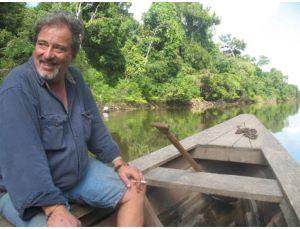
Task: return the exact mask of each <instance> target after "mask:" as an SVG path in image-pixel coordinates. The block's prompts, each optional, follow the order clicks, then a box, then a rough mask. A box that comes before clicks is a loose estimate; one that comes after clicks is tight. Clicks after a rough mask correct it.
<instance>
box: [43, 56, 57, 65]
mask: <svg viewBox="0 0 300 229" xmlns="http://www.w3.org/2000/svg"><path fill="white" fill-rule="evenodd" d="M38 60H39V61H40V62H41V63H44V64H49V65H57V64H58V62H57V60H56V59H55V58H51V59H44V58H43V57H39V58H38Z"/></svg>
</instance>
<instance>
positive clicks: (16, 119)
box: [0, 12, 145, 226]
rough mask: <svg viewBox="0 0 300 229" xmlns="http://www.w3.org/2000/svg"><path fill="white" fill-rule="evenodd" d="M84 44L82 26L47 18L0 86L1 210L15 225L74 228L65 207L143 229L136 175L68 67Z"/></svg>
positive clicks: (62, 16)
mask: <svg viewBox="0 0 300 229" xmlns="http://www.w3.org/2000/svg"><path fill="white" fill-rule="evenodd" d="M82 38H83V24H82V22H81V21H80V20H78V19H77V18H76V17H74V16H72V15H71V14H70V13H66V12H56V13H51V14H49V15H47V16H46V17H44V18H42V19H41V20H40V21H39V22H38V23H37V26H36V34H35V49H34V52H33V55H32V57H31V58H30V59H29V61H28V62H27V63H25V64H23V65H21V66H18V67H16V68H15V69H13V70H12V72H11V73H10V74H9V75H8V76H7V77H6V79H5V81H4V82H3V84H2V86H1V89H0V190H1V194H0V211H1V214H2V215H3V216H4V217H5V218H6V219H7V220H9V221H10V222H11V223H13V224H14V225H16V226H46V225H48V226H80V222H79V221H78V220H77V219H76V217H74V216H73V215H72V214H71V213H70V211H69V209H68V208H69V202H70V201H75V202H79V203H84V204H88V205H92V206H94V207H101V208H106V207H113V208H115V207H118V214H117V225H118V226H142V225H143V220H144V219H143V217H144V216H143V206H144V194H145V187H144V185H143V184H142V183H141V181H142V180H143V177H142V174H141V173H140V172H139V171H138V170H137V169H136V168H134V167H131V166H129V165H127V164H126V163H124V162H123V161H122V159H121V157H120V150H119V148H118V146H117V145H116V143H115V142H114V141H113V139H112V138H111V136H110V134H109V133H108V131H107V129H106V127H105V126H104V124H103V122H102V120H101V117H100V115H99V111H98V108H97V106H96V103H95V101H94V99H93V97H92V94H91V91H90V90H89V88H88V87H87V85H86V84H85V82H84V81H83V78H82V76H81V74H80V72H79V71H78V70H77V69H75V68H74V67H70V64H71V62H72V61H73V60H74V58H75V57H76V54H77V53H78V51H79V48H80V44H81V42H82ZM88 151H90V152H92V153H93V154H95V155H96V157H97V159H98V160H96V159H92V158H89V157H88ZM109 162H112V163H113V165H114V169H113V168H110V167H108V166H106V165H105V164H104V163H109ZM114 170H115V171H114Z"/></svg>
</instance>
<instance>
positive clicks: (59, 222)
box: [43, 205, 81, 227]
mask: <svg viewBox="0 0 300 229" xmlns="http://www.w3.org/2000/svg"><path fill="white" fill-rule="evenodd" d="M43 210H44V212H45V214H46V217H47V225H48V227H80V226H81V223H80V221H79V220H78V219H77V218H76V217H74V216H73V215H72V214H71V213H70V212H69V211H68V209H67V208H66V207H65V206H64V205H52V206H47V207H43Z"/></svg>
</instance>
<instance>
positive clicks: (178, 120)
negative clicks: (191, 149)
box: [104, 102, 299, 161]
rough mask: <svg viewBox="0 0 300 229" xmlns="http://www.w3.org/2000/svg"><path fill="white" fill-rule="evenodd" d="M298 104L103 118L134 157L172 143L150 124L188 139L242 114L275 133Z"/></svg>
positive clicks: (135, 113) (127, 153)
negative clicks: (155, 123) (161, 124)
mask: <svg viewBox="0 0 300 229" xmlns="http://www.w3.org/2000/svg"><path fill="white" fill-rule="evenodd" d="M298 108H299V104H298V103H297V102H294V103H284V104H277V105H250V106H244V107H231V108H227V109H208V110H205V111H202V112H193V111H190V110H186V109H178V110H158V111H157V110H156V111H147V110H142V111H130V112H112V113H110V114H109V116H108V117H106V118H104V121H105V124H106V125H107V127H108V129H109V130H110V132H111V133H112V136H113V138H114V139H115V141H116V142H117V143H118V144H119V146H120V148H121V150H122V153H123V155H122V156H123V158H124V159H125V160H127V161H130V160H133V159H135V158H137V157H139V156H141V155H145V154H148V153H150V152H153V151H155V150H157V149H159V148H161V147H164V146H166V145H169V144H170V143H169V141H168V140H167V139H166V138H165V137H164V136H162V135H161V134H160V133H159V132H158V131H157V130H156V129H155V128H154V127H152V126H151V125H150V124H151V123H152V122H164V123H167V124H168V125H170V127H171V131H172V132H173V133H175V135H176V136H177V138H178V139H183V138H186V137H188V136H190V135H192V134H195V133H197V132H199V131H202V130H204V129H207V128H209V127H211V126H214V125H216V124H219V123H221V122H224V121H226V120H228V119H230V118H233V117H235V116H237V115H239V114H243V113H249V114H254V115H255V116H256V117H257V118H258V119H259V120H260V121H261V122H262V123H263V124H264V125H265V126H266V127H267V128H268V129H270V130H271V131H272V132H273V133H276V132H279V131H281V130H282V129H283V128H284V127H286V126H288V121H287V118H288V117H289V116H291V115H294V114H297V112H298V110H299V109H298Z"/></svg>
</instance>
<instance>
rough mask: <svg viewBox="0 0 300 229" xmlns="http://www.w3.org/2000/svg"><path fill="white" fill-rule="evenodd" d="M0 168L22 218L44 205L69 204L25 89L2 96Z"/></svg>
mask: <svg viewBox="0 0 300 229" xmlns="http://www.w3.org/2000/svg"><path fill="white" fill-rule="evenodd" d="M0 108H1V109H0V168H1V176H2V181H3V184H4V186H5V188H6V190H7V192H8V193H9V195H10V198H11V200H12V202H13V205H14V206H15V208H16V210H17V211H18V212H19V215H20V217H21V218H22V219H29V218H31V217H32V216H33V215H34V214H36V213H37V212H38V211H41V208H40V207H41V206H48V205H52V204H60V203H66V199H65V197H64V195H63V193H62V192H61V191H60V190H59V189H58V188H57V187H56V186H55V185H54V183H53V180H52V176H51V172H50V168H49V165H48V160H47V156H46V153H45V150H44V148H43V145H42V142H41V138H40V134H39V117H38V111H37V109H36V105H35V102H34V99H33V97H31V96H30V95H29V94H28V93H26V92H24V91H23V90H22V88H18V87H13V88H9V89H6V90H5V91H1V93H0Z"/></svg>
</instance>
